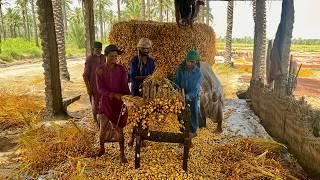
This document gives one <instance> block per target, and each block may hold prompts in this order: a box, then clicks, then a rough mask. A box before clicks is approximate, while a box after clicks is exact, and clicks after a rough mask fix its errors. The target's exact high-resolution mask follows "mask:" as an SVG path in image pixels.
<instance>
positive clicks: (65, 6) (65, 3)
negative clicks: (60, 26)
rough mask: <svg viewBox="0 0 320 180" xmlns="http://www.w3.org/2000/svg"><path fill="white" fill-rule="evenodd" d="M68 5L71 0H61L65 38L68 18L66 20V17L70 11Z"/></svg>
mask: <svg viewBox="0 0 320 180" xmlns="http://www.w3.org/2000/svg"><path fill="white" fill-rule="evenodd" d="M70 4H71V0H63V5H62V13H63V22H64V32H65V33H64V34H65V36H67V34H68V18H67V16H68V15H67V12H70V11H71V8H70Z"/></svg>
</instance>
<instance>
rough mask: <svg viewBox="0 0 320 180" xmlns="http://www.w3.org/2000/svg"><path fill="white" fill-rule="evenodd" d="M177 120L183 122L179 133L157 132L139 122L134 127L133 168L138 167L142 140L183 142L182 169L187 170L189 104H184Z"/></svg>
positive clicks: (189, 143)
mask: <svg viewBox="0 0 320 180" xmlns="http://www.w3.org/2000/svg"><path fill="white" fill-rule="evenodd" d="M178 120H179V121H180V122H181V123H183V125H184V128H182V129H180V130H181V133H171V132H159V131H150V130H148V129H143V128H142V125H141V123H138V126H137V127H136V128H135V137H136V146H135V168H136V169H137V168H139V167H140V159H141V156H140V154H141V143H142V141H144V140H147V141H153V142H166V143H179V144H183V163H182V168H183V170H185V171H187V170H188V156H189V150H190V145H191V139H190V136H189V131H190V104H186V105H185V109H184V110H183V112H182V113H181V114H179V115H178Z"/></svg>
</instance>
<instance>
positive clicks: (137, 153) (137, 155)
mask: <svg viewBox="0 0 320 180" xmlns="http://www.w3.org/2000/svg"><path fill="white" fill-rule="evenodd" d="M140 150H141V136H140V135H138V136H136V147H135V156H134V157H135V158H134V159H135V168H136V169H138V168H140Z"/></svg>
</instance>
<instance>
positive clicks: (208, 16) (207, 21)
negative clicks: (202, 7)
mask: <svg viewBox="0 0 320 180" xmlns="http://www.w3.org/2000/svg"><path fill="white" fill-rule="evenodd" d="M209 23H210V3H209V1H206V24H207V25H209Z"/></svg>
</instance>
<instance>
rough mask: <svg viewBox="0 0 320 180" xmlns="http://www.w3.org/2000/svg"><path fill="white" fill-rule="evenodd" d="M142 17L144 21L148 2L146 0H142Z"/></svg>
mask: <svg viewBox="0 0 320 180" xmlns="http://www.w3.org/2000/svg"><path fill="white" fill-rule="evenodd" d="M140 19H141V20H143V21H145V20H146V2H145V1H144V0H141V11H140Z"/></svg>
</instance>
